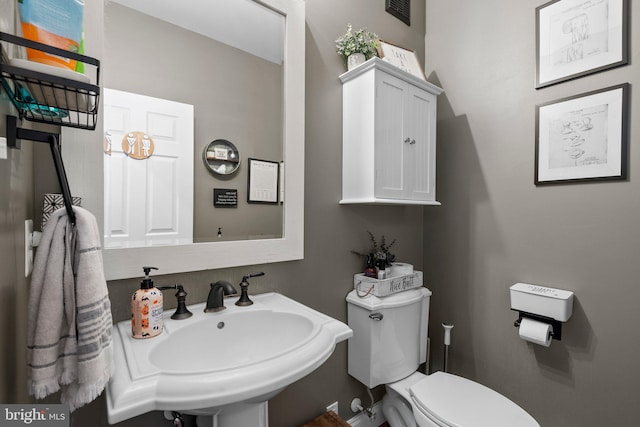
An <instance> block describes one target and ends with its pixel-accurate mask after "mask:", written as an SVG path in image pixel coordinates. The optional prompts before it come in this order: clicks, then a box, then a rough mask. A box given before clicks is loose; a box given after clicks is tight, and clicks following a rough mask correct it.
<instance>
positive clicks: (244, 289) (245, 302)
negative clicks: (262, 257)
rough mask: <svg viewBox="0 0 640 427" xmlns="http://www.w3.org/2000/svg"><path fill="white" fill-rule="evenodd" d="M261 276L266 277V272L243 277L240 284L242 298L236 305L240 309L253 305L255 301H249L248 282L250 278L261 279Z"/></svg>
mask: <svg viewBox="0 0 640 427" xmlns="http://www.w3.org/2000/svg"><path fill="white" fill-rule="evenodd" d="M259 276H264V272H263V271H261V272H259V273H251V274H247V275H245V276H243V277H242V282H241V283H240V298H239V299H238V301H236V305H238V306H240V307H246V306H248V305H251V304H253V301H251V300H250V299H249V292H248V288H249V282H248V280H249V278H250V277H259Z"/></svg>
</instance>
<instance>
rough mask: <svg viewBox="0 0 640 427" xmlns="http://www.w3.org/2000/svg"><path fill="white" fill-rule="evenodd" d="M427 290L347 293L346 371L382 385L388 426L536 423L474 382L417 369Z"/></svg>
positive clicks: (528, 426) (422, 352) (423, 345)
mask: <svg viewBox="0 0 640 427" xmlns="http://www.w3.org/2000/svg"><path fill="white" fill-rule="evenodd" d="M430 297H431V291H429V290H428V289H427V288H417V289H411V290H408V291H404V292H399V293H396V294H392V295H389V296H386V297H376V296H373V295H368V296H366V297H359V296H358V295H357V293H356V291H355V290H354V291H351V292H350V293H349V295H348V296H347V306H348V321H349V327H351V329H353V337H352V338H351V339H349V343H348V352H349V356H348V358H349V374H350V375H351V376H353V377H355V378H356V379H357V380H359V381H360V382H361V383H363V384H364V385H366V386H367V387H369V388H373V387H376V386H378V385H380V384H385V385H386V390H387V393H386V394H385V396H384V398H383V401H382V409H383V412H384V415H385V417H386V418H387V421H388V422H389V424H390V425H391V427H416V426H419V427H540V425H539V424H538V423H537V422H536V420H534V419H533V417H531V415H529V414H528V413H527V412H525V411H524V409H522V408H520V407H519V406H518V405H516V404H515V403H513V402H512V401H510V400H509V399H507V398H506V397H504V396H502V395H501V394H499V393H497V392H495V391H493V390H491V389H490V388H488V387H485V386H483V385H481V384H478V383H476V382H473V381H470V380H468V379H465V378H462V377H459V376H456V375H452V374H449V373H444V372H435V373H433V374H431V375H424V374H422V373H420V372H417V371H416V370H417V369H418V366H419V365H420V364H421V363H424V362H425V361H426V356H427V350H426V349H427V327H428V325H429V299H430Z"/></svg>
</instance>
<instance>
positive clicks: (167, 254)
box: [100, 0, 305, 280]
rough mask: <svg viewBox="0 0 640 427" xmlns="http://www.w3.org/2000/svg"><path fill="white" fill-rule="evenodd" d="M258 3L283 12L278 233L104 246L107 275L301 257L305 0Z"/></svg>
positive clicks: (263, 0) (136, 274)
mask: <svg viewBox="0 0 640 427" xmlns="http://www.w3.org/2000/svg"><path fill="white" fill-rule="evenodd" d="M254 1H256V0H254ZM256 2H257V3H260V4H262V5H264V6H266V7H269V8H271V9H273V10H275V11H277V12H280V13H281V14H282V15H284V16H285V61H284V85H283V86H284V101H285V107H284V123H283V126H284V132H283V135H284V141H283V155H284V156H283V157H284V159H283V160H284V164H285V166H286V174H285V176H284V187H285V189H286V199H285V203H284V205H283V208H284V212H283V216H284V232H283V236H282V238H281V239H264V240H237V241H225V242H212V243H195V244H190V245H175V246H155V247H144V248H126V249H104V250H103V261H104V270H105V277H106V279H107V280H117V279H125V278H131V277H140V275H141V274H142V270H141V268H142V266H143V265H154V266H157V267H159V269H160V271H159V274H172V273H182V272H188V271H200V270H212V269H218V268H228V267H237V266H243V265H254V264H264V263H272V262H282V261H292V260H297V259H302V258H304V137H305V134H304V132H305V123H304V120H305V113H304V111H305V3H304V0H260V1H256ZM100 168H101V169H102V164H101V165H100Z"/></svg>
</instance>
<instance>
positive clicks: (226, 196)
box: [213, 188, 238, 208]
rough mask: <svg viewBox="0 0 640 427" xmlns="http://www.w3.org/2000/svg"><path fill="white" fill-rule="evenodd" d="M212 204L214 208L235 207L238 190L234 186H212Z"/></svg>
mask: <svg viewBox="0 0 640 427" xmlns="http://www.w3.org/2000/svg"><path fill="white" fill-rule="evenodd" d="M213 206H214V207H216V208H237V207H238V190H237V189H235V188H233V189H232V188H214V189H213Z"/></svg>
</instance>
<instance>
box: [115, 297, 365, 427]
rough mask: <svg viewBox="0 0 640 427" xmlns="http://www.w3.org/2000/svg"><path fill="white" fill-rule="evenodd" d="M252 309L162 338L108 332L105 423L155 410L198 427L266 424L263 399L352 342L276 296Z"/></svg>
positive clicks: (199, 316) (173, 328)
mask: <svg viewBox="0 0 640 427" xmlns="http://www.w3.org/2000/svg"><path fill="white" fill-rule="evenodd" d="M251 298H252V299H253V301H254V304H253V305H251V306H249V307H237V306H235V305H233V300H227V302H226V304H227V309H226V310H223V311H221V312H217V313H204V304H196V305H192V306H190V307H189V310H190V311H191V312H193V314H194V315H193V316H192V317H190V318H189V319H185V320H172V319H171V318H170V316H171V312H170V311H169V312H165V314H164V316H165V317H164V330H163V332H162V334H160V335H159V336H157V337H154V338H150V339H143V340H138V339H134V338H132V337H131V324H130V322H129V321H125V322H120V323H118V324H116V325H114V327H113V341H114V358H115V366H116V373H115V374H114V376H113V378H112V379H111V381H110V383H109V385H108V387H107V412H108V418H109V423H110V424H114V423H117V422H120V421H123V420H126V419H128V418H132V417H135V416H138V415H141V414H144V413H146V412H149V411H153V410H161V411H175V412H180V413H183V414H194V415H198V419H197V422H198V426H199V427H206V426H214V427H238V426H252V427H254V426H255V427H266V426H267V423H268V421H267V401H268V400H269V399H270V398H271V397H273V396H275V395H276V394H277V393H278V392H280V391H282V390H283V389H284V388H285V387H286V386H288V385H289V384H291V383H293V382H295V381H297V380H299V379H300V378H302V377H304V376H305V375H307V374H309V373H310V372H312V371H313V370H315V369H316V368H317V367H318V366H320V365H321V364H322V363H324V362H325V361H326V360H327V359H328V358H329V356H331V354H332V353H333V350H334V349H335V345H336V344H337V343H338V342H341V341H344V340H346V339H348V338H349V337H351V335H352V331H351V329H350V328H349V327H348V326H347V325H345V324H344V323H342V322H340V321H338V320H335V319H333V318H331V317H328V316H326V315H324V314H322V313H320V312H318V311H315V310H313V309H311V308H309V307H307V306H305V305H303V304H300V303H298V302H296V301H294V300H292V299H290V298H287V297H285V296H284V295H281V294H278V293H273V292H272V293H266V294H260V295H254V296H252V297H251Z"/></svg>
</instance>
